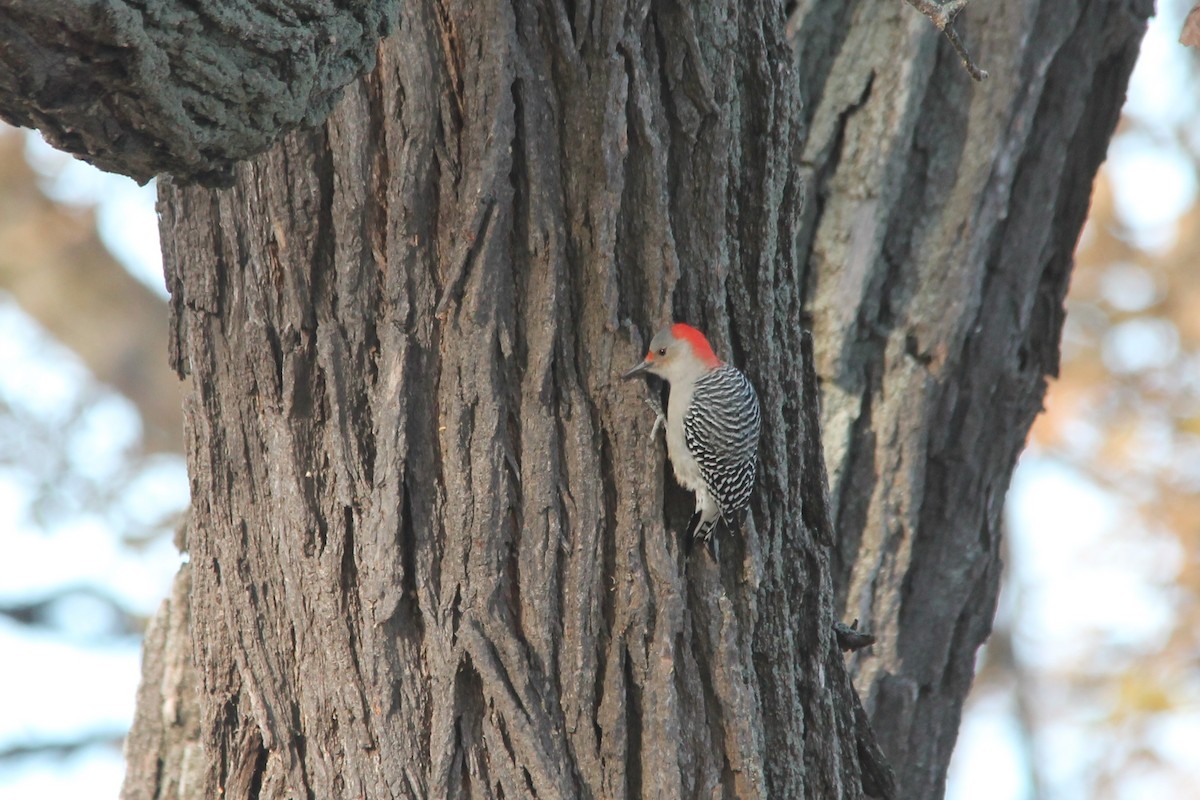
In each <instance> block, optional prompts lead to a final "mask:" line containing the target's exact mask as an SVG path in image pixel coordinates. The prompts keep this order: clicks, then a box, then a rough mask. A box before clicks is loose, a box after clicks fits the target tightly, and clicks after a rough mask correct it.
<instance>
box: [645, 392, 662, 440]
mask: <svg viewBox="0 0 1200 800" xmlns="http://www.w3.org/2000/svg"><path fill="white" fill-rule="evenodd" d="M646 405H648V406H650V410H651V411H653V412H654V427H653V428H651V429H650V441H651V442H653V441H654V437H656V436H658V430H659V428H662V427H663V426H664V425H666V424H667V418H666V416H665V415H664V414H663V410H662V404H661V403H659V402H658V400H654V399H650V398H646Z"/></svg>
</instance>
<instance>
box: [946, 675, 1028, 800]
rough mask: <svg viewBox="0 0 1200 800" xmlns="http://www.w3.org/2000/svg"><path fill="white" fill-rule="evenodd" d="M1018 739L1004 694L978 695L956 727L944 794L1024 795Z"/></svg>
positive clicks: (995, 798) (992, 798)
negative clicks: (955, 740) (979, 696)
mask: <svg viewBox="0 0 1200 800" xmlns="http://www.w3.org/2000/svg"><path fill="white" fill-rule="evenodd" d="M1020 741H1021V733H1020V731H1019V730H1018V729H1017V727H1016V725H1015V723H1014V721H1013V714H1012V709H1011V708H1009V707H1008V698H1007V697H1006V696H1004V695H1003V694H1001V693H999V692H995V693H992V694H989V695H988V696H986V697H981V698H978V699H977V700H976V701H975V702H974V703H973V704H972V705H971V713H970V714H967V715H966V716H964V717H963V723H962V727H961V728H960V729H959V731H958V744H957V745H956V748H955V751H954V759H953V761H951V763H950V771H949V773H948V774H947V775H946V797H948V798H964V799H965V798H970V800H1019V798H1023V797H1026V796H1028V794H1029V789H1030V787H1029V782H1028V780H1026V774H1027V772H1026V768H1025V764H1024V760H1023V757H1022V755H1021V752H1020V751H1021V745H1020Z"/></svg>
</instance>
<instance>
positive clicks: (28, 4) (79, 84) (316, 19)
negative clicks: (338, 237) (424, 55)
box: [0, 0, 397, 184]
mask: <svg viewBox="0 0 1200 800" xmlns="http://www.w3.org/2000/svg"><path fill="white" fill-rule="evenodd" d="M396 5H397V3H396V0H308V1H307V2H303V3H280V2H274V1H273V0H220V2H185V1H184V0H5V2H4V6H3V9H2V10H0V118H2V119H5V120H7V121H8V122H11V123H12V124H14V125H22V126H27V127H30V128H37V129H38V130H40V131H41V132H42V135H43V136H45V137H46V140H47V141H48V142H50V143H51V144H53V145H54V146H55V147H58V148H59V149H62V150H65V151H67V152H68V153H73V154H74V155H77V156H79V157H80V158H83V159H84V160H86V161H89V162H90V163H92V164H95V165H96V166H98V167H100V168H101V169H106V170H109V171H110V172H118V173H121V174H122V175H128V176H130V177H132V178H134V179H136V180H138V181H141V182H143V183H144V182H145V181H148V180H150V179H151V178H153V177H154V176H155V175H157V174H158V173H160V172H169V173H172V174H174V175H175V176H176V177H177V178H178V179H180V180H183V179H188V180H199V181H202V182H205V183H208V184H225V183H228V181H229V179H230V174H231V170H232V168H233V165H234V164H235V163H236V162H238V161H240V160H242V159H244V158H248V157H250V156H253V155H255V154H257V153H261V152H262V151H263V150H265V149H266V148H267V147H269V146H270V145H271V144H272V143H274V142H275V141H277V140H278V139H279V137H280V136H281V135H282V134H283V133H284V132H286V131H288V130H291V129H293V128H295V127H297V126H301V125H314V124H317V123H320V122H321V121H322V120H324V119H325V117H326V116H328V114H329V111H330V109H332V108H333V104H334V102H335V101H336V100H337V98H338V95H339V93H340V91H341V89H342V87H343V86H345V85H346V84H347V83H349V82H350V81H351V80H353V79H354V78H356V77H357V76H359V75H360V74H362V73H363V71H364V70H367V69H370V68H371V66H372V64H373V63H374V57H375V45H376V44H377V43H378V41H379V37H380V36H381V35H382V34H383V33H384V31H385V30H386V27H387V23H388V21H389V20H391V19H393V18H394V16H395V12H396Z"/></svg>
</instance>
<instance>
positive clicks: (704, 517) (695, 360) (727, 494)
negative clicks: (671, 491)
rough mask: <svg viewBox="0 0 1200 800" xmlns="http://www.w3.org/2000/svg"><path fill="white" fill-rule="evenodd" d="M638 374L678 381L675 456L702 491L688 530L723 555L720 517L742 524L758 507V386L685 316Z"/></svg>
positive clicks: (671, 411) (659, 340)
mask: <svg viewBox="0 0 1200 800" xmlns="http://www.w3.org/2000/svg"><path fill="white" fill-rule="evenodd" d="M638 375H654V376H657V377H659V378H662V379H664V380H665V381H667V383H668V384H670V396H669V398H668V400H667V414H666V429H667V457H668V458H669V459H670V460H671V466H672V468H673V470H674V472H675V479H676V480H677V481H678V482H679V484H680V485H681V486H682V487H683V488H685V489H687V490H689V491H691V492H694V493H695V495H696V511H695V513H694V514H693V515H692V520H691V522H690V523H689V525H688V531H689V532H690V533H691V535H692V536H693V537H695V538H697V539H701V540H703V541H704V542H705V543H706V544H707V546H708V548H709V552H710V553H712V554H713V555H714V557H715V555H716V550H715V547H714V545H713V542H712V539H711V537H712V533H713V530H714V529H715V528H716V525H717V522H718V521H720V520H724V521H725V524H726V525H727V526H728V528H729V530H731V531H736V530H737V529H738V528H739V527H740V525H741V522H742V519H743V517H744V515H745V513H746V510H747V509H748V508H749V507H750V495H751V493H752V492H753V491H754V476H755V472H756V471H757V469H758V439H759V434H760V433H761V430H762V414H761V411H760V409H759V405H758V393H757V392H755V391H754V386H753V385H752V384H751V383H750V380H749V379H748V378H747V377H746V376H745V374H744V373H742V371H741V370H739V369H737V368H736V367H734V366H731V365H729V364H726V363H725V362H723V361H721V359H719V358H717V355H716V353H714V352H713V349H712V345H710V344H709V342H708V339H707V338H706V337H705V336H704V334H703V333H701V332H700V331H698V330H697V329H695V328H693V327H692V326H691V325H687V324H685V323H682V322H676V323H674V324H672V325H669V326H667V327H665V328H663V329H662V330H660V331H659V332H658V333H656V334H655V335H654V338H653V339H651V340H650V347H649V349H648V350H647V351H646V357H645V358H644V359H642V361H641V362H640V363H639V364H637V366H635V367H634V368H633V369H631V370H629V371H628V372H626V373H625V374H624V375H622V377H623V378H626V379H628V378H633V377H636V376H638ZM660 413H661V412H660ZM656 426H657V422H656Z"/></svg>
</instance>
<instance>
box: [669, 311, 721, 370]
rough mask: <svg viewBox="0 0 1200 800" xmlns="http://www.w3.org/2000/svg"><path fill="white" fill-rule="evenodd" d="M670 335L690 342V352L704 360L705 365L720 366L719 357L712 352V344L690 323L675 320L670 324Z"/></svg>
mask: <svg viewBox="0 0 1200 800" xmlns="http://www.w3.org/2000/svg"><path fill="white" fill-rule="evenodd" d="M671 335H672V336H674V337H675V338H676V339H683V340H684V341H686V342H687V343H688V344H690V345H691V346H692V353H693V354H694V355H695V356H696V358H698V359H700V360H701V361H702V362H704V364H705V366H709V367H719V366H721V359H719V358H717V354H716V353H714V352H713V349H712V345H710V344H709V343H708V339H706V338H705V337H704V334H703V333H701V332H700V331H698V330H696V329H695V328H693V327H692V326H691V325H686V324H684V323H682V322H676V323H675V324H674V325H672V326H671Z"/></svg>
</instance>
